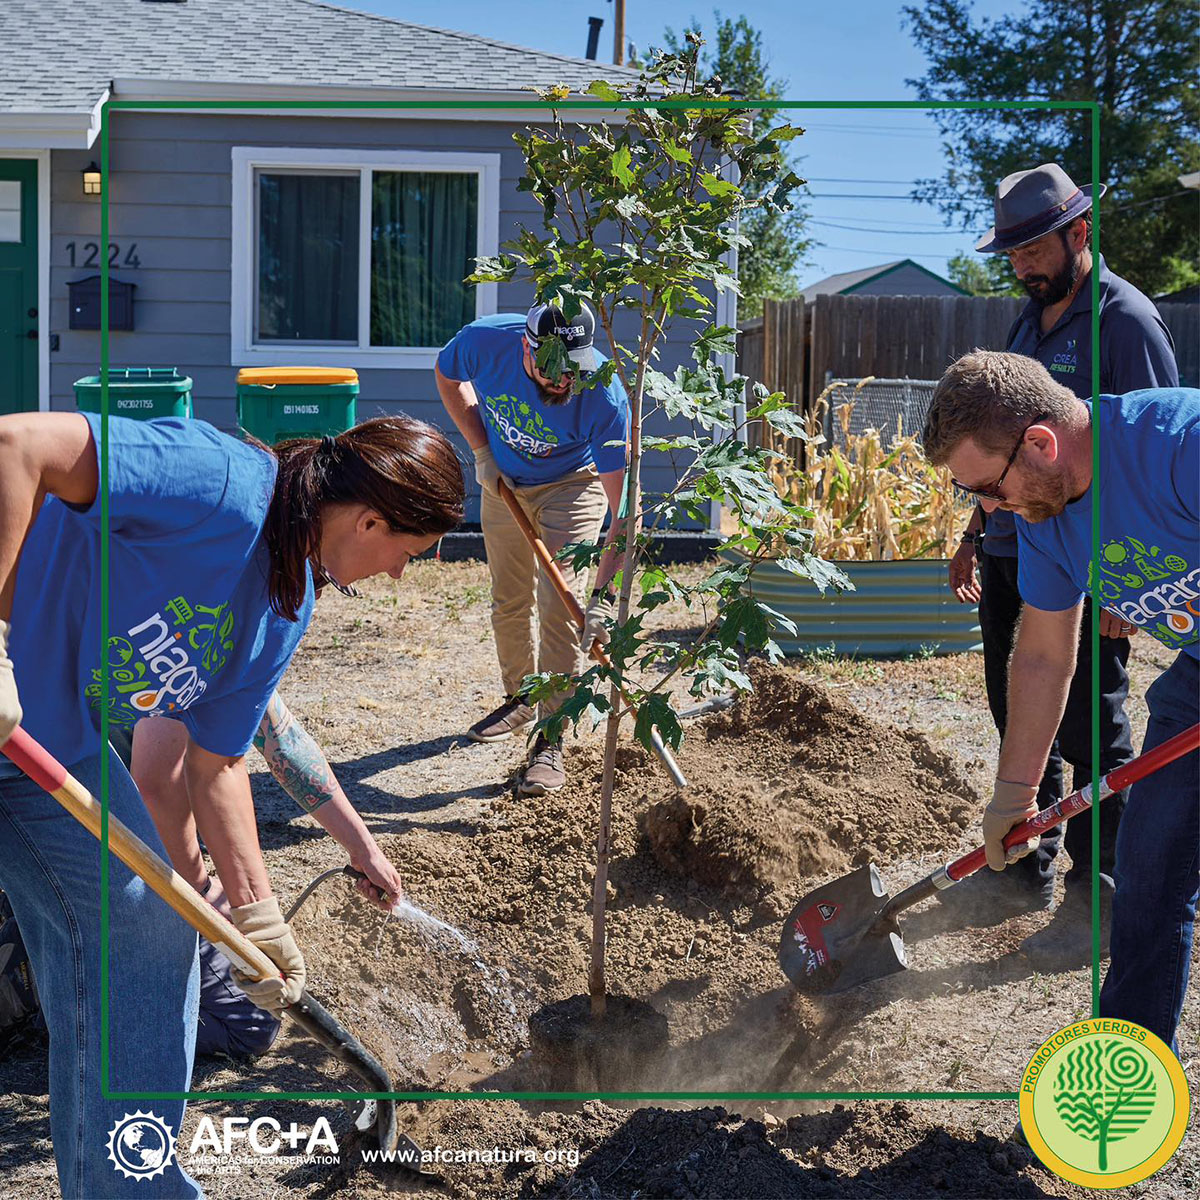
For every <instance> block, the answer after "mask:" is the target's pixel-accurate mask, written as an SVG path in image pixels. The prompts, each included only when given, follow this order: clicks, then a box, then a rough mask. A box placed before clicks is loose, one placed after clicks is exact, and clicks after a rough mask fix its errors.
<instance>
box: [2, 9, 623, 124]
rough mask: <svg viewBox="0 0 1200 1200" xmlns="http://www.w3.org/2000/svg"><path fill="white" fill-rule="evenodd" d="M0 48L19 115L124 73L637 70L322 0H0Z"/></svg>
mask: <svg viewBox="0 0 1200 1200" xmlns="http://www.w3.org/2000/svg"><path fill="white" fill-rule="evenodd" d="M580 37H581V39H582V37H583V31H582V22H581V34H580ZM0 46H3V47H4V50H3V52H2V53H0V112H9V113H22V112H42V113H74V112H90V111H91V109H92V108H94V107H95V105H96V104H97V103H98V102H99V100H100V98H101V97H102V96H103V94H104V91H105V89H106V88H107V87H108V86H109V82H110V81H111V80H112V79H114V78H129V79H145V80H164V81H171V82H174V83H187V82H192V81H204V82H205V83H223V82H228V83H229V84H230V95H231V96H234V95H236V89H237V85H238V84H294V85H305V86H317V85H332V86H341V87H369V88H370V87H377V88H424V89H429V90H430V91H445V90H468V91H478V92H479V93H480V94H481V96H484V95H486V94H487V93H488V92H506V93H509V94H511V93H513V92H516V91H518V90H520V89H521V88H523V87H526V86H529V85H536V86H539V87H548V86H550V85H552V84H558V83H563V84H567V85H569V86H570V87H572V89H573V90H574V89H582V88H583V87H585V86H586V85H587V84H588V83H590V82H591V81H592V80H593V79H597V78H601V77H607V78H609V79H614V78H617V77H619V76H632V75H633V74H635V72H631V71H629V70H628V68H621V67H614V66H612V65H611V64H606V63H601V62H589V61H588V60H587V59H582V58H567V57H563V56H561V55H557V54H547V53H545V52H543V51H541V50H531V49H527V48H525V47H522V46H511V45H508V44H506V43H504V42H497V41H494V40H492V39H491V38H485V37H478V36H476V35H475V34H471V33H458V32H454V31H451V30H446V29H431V28H428V27H426V26H423V25H413V24H410V23H408V22H406V21H397V20H393V19H391V18H388V17H381V16H375V15H373V14H370V13H362V12H355V11H351V10H349V9H345V8H339V7H337V6H336V5H333V4H327V3H323V2H322V0H184V2H183V3H161V2H159V3H154V2H150V0H0Z"/></svg>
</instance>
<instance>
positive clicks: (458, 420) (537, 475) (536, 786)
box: [434, 304, 629, 795]
mask: <svg viewBox="0 0 1200 1200" xmlns="http://www.w3.org/2000/svg"><path fill="white" fill-rule="evenodd" d="M595 329H596V321H595V317H594V316H593V315H592V312H591V310H590V309H589V308H588V307H587V306H586V305H585V306H584V307H583V309H582V310H581V311H580V312H579V313H578V314H576V315H574V316H572V317H570V318H568V317H567V316H566V315H565V314H564V313H563V311H562V309H560V308H558V307H556V306H554V305H549V304H535V305H534V306H533V308H531V309H530V310H529V312H528V314H527V315H525V316H519V315H516V314H507V313H504V314H500V315H497V316H492V317H483V318H481V319H480V320H478V321H472V322H471V324H469V325H467V326H465V327H464V328H463V329H462V330H460V331H459V333H457V334H456V335H455V336H454V337H453V338H452V339H451V340H450V341H449V343H447V345H446V346H445V347H443V349H442V351H441V353H440V354H439V355H438V359H437V364H436V367H435V368H434V376H435V378H436V381H437V388H438V394H439V395H440V396H441V399H442V404H443V405H444V406H445V408H446V411H447V412H448V413H449V414H450V418H451V420H453V421H454V423H455V425H457V426H458V429H459V432H460V433H461V434H462V435H463V437H464V438H466V440H467V444H468V445H469V446H470V447H471V450H472V452H473V453H474V455H475V478H476V479H477V480H478V482H479V485H480V488H481V491H482V495H481V498H480V523H481V524H482V526H483V541H484V548H485V550H486V552H487V561H488V570H489V572H490V574H491V579H492V630H493V633H494V634H495V638H496V653H497V656H498V657H499V659H500V675H501V680H502V682H503V685H504V697H503V699H502V700H501V702H500V704H499V706H498V707H496V708H495V709H493V710H492V711H491V712H489V713H488V714H487V715H486V716H484V717H482V718H480V719H479V720H478V721H476V722H475V724H474V725H472V726H471V728H470V729H469V730H467V734H468V736H469V737H471V738H473V739H474V740H475V741H478V742H498V741H503V740H506V739H507V738H510V737H512V736H513V734H514V733H516V732H518V731H519V730H521V729H523V728H525V727H526V726H528V725H529V724H530V723H531V722H532V721H533V720H534V719H535V716H536V714H535V713H534V711H533V709H532V708H531V707H530V706H529V705H527V704H526V703H525V702H524V701H523V700H522V699H521V698H520V697H519V696H518V695H517V692H518V689H519V688H520V686H521V681H522V680H523V679H524V678H525V676H526V675H532V674H533V673H534V672H535V671H539V672H548V673H554V674H563V675H576V674H578V673H579V672H580V670H581V669H582V666H583V652H584V649H587V650H590V649H591V646H592V643H593V642H595V641H599V642H601V644H603V643H604V642H607V641H608V637H609V632H608V622H609V621H611V619H612V618H613V616H614V615H615V605H614V597H613V594H612V591H611V586H612V578H613V575H614V574H615V573H616V569H617V566H618V562H619V556H618V554H617V553H616V552H615V550H614V549H613V543H614V541H615V539H616V537H617V536H618V534H619V532H620V529H619V522H618V521H617V515H618V513H619V511H620V507H621V499H622V491H623V487H622V485H623V482H624V478H625V463H626V458H627V454H628V441H629V400H628V398H627V396H626V394H625V389H624V388H623V387H622V386H621V383H620V381H619V380H618V379H616V378H615V377H614V378H613V379H612V380H611V381H610V382H603V383H602V382H601V379H595V380H592V381H591V382H589V380H590V379H591V377H592V376H593V375H595V374H596V373H597V372H599V371H600V370H601V368H602V366H603V364H604V363H605V362H606V361H607V360H606V359H605V358H604V356H603V355H601V354H599V353H597V351H596V349H595V347H594V340H595ZM501 479H503V480H504V482H505V483H507V484H508V485H509V487H510V488H512V490H513V492H514V493H515V494H516V497H517V500H518V502H519V503H520V505H521V507H522V509H523V510H524V511H525V514H526V516H527V517H528V518H529V520H530V522H531V523H532V525H533V527H534V529H535V530H537V532H538V534H539V535H540V536H541V538H542V540H543V541H544V542H545V543H546V545H547V547H548V548H549V550H550V552H551V553H555V552H557V551H559V550H561V549H562V548H563V546H565V545H567V544H568V543H571V542H594V541H596V540H597V539H598V538H599V537H600V528H601V524H602V522H603V520H604V513H605V509H607V510H608V511H609V513H610V514H611V516H612V520H611V521H610V523H609V527H608V537H607V540H606V546H607V547H608V550H607V551H606V552H605V554H604V555H603V556H602V557H601V559H600V563H599V566H598V568H597V572H596V586H595V590H594V591H593V592H592V595H591V599H590V601H589V602H588V604H587V624H586V627H585V629H584V633H583V638H582V643H581V639H580V635H579V630H578V629H577V628H576V626H575V622H574V620H573V618H572V616H571V614H570V613H569V612H568V611H567V610H566V608H565V607H564V605H563V603H562V601H561V600H560V599H559V597H558V594H557V593H556V592H555V590H554V588H553V586H552V585H551V583H550V581H549V580H548V579H547V578H545V576H543V575H541V574H540V573H539V572H538V569H537V565H536V563H535V561H534V556H533V551H532V549H531V548H530V546H529V544H528V543H527V542H526V540H525V537H524V535H523V534H522V533H521V530H520V528H519V527H518V526H517V523H516V522H515V521H514V520H513V517H512V514H511V512H510V511H509V509H508V506H507V505H506V504H505V503H504V501H503V499H502V498H501V496H500V492H499V487H498V484H499V481H500V480H501ZM562 569H563V574H564V575H565V576H566V578H567V581H568V583H569V584H570V585H571V587H572V589H573V590H574V591H575V592H576V594H577V595H579V593H580V592H581V591H582V589H583V588H584V587H585V586H586V580H587V572H586V571H573V570H572V569H571V568H570V566H569V564H567V563H565V562H564V563H563V564H562ZM535 591H536V596H537V624H538V638H537V642H536V645H535V639H534V626H533V618H534V595H535ZM580 599H582V597H581V596H580ZM565 698H566V697H565V695H563V694H562V693H560V694H559V695H557V696H556V697H554V698H553V699H551V700H548V701H543V703H542V706H541V716H542V717H543V718H545V717H547V716H549V715H551V714H552V713H553V712H554V711H555V710H556V709H557V708H558V707H559V705H561V704H562V702H563V700H564V699H565ZM565 782H566V773H565V770H564V767H563V757H562V748H561V745H560V744H559V743H557V742H550V741H548V740H547V739H546V738H545V737H544V736H542V735H541V734H539V735H538V737H537V738H536V739H535V741H534V745H533V750H532V754H531V757H530V760H529V762H528V764H527V765H526V768H525V771H524V774H523V776H522V779H521V783H520V791H521V792H522V793H523V794H526V795H542V794H544V793H546V792H553V791H557V790H558V789H559V788H561V787H562V786H563V784H564V783H565Z"/></svg>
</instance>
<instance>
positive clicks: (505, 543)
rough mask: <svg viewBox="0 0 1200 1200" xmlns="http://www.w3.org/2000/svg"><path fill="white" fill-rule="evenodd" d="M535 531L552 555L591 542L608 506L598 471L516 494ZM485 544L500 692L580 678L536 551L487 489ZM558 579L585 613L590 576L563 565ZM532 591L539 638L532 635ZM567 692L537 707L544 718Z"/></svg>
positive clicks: (574, 646)
mask: <svg viewBox="0 0 1200 1200" xmlns="http://www.w3.org/2000/svg"><path fill="white" fill-rule="evenodd" d="M513 492H514V493H515V494H516V497H517V500H518V501H519V503H520V505H521V507H522V508H523V509H524V510H525V515H526V516H527V517H528V518H529V520H530V522H531V523H532V525H533V527H534V529H536V530H537V532H538V535H539V536H540V537H541V539H542V541H544V542H545V543H546V545H547V547H548V548H549V550H550V553H551V554H555V553H557V552H558V551H559V550H561V549H562V548H563V547H564V546H565V545H567V544H568V543H569V542H593V541H595V540H596V539H597V538H598V537H599V536H600V526H601V524H602V523H603V521H604V512H605V509H606V508H607V507H608V503H607V500H606V499H605V496H604V488H603V486H602V485H601V483H600V478H599V476H598V475H597V474H596V469H595V467H588V468H587V469H586V470H584V471H578V472H576V473H575V474H573V475H566V476H564V477H563V478H562V479H555V480H554V481H553V482H551V483H543V484H539V485H537V486H536V487H518V488H513ZM480 523H481V524H482V525H483V544H484V548H485V550H486V552H487V561H488V570H489V571H490V572H491V576H492V630H493V631H494V633H495V635H496V654H497V656H498V657H499V659H500V675H501V678H502V679H503V681H504V693H505V695H507V696H511V695H512V694H513V693H514V692H515V691H516V690H517V689H518V688H519V687H520V686H521V680H522V679H524V678H525V676H526V675H532V674H533V673H534V672H535V671H547V672H550V671H553V672H556V673H561V674H563V675H577V674H579V672H580V671H581V670H582V668H583V652H582V651H581V649H580V646H579V641H580V630H579V627H578V626H577V625H576V624H575V621H574V620H573V618H572V617H571V614H570V613H569V612H568V611H567V608H566V605H564V604H563V602H562V600H560V599H559V596H558V593H557V592H556V591H555V590H554V585H553V584H552V583H551V582H550V580H549V579H547V578H546V577H545V576H544V575H543V574H542V572H541V570H540V569H539V568H538V566H537V560H536V559H535V558H534V554H533V548H532V547H531V546H530V545H529V543H528V542H527V541H526V540H525V535H524V534H523V533H522V532H521V530H520V529H519V528H518V527H517V523H516V522H515V521H514V520H513V519H512V514H511V513H510V512H509V511H508V507H507V506H506V505H505V503H504V501H503V500H501V499H500V497H499V496H498V495H494V494H492V493H491V492H489V491H488V490H487V489H486V488H485V489H484V492H483V501H482V504H481V507H480ZM560 565H561V566H562V573H563V575H564V576H565V578H566V580H567V583H568V585H569V586H570V588H571V590H572V591H573V592H574V593H575V596H576V598H577V599H578V600H579V601H580V603H581V604H583V605H584V607H585V608H586V607H587V603H586V600H585V599H584V595H583V593H584V590H585V589H586V587H587V578H588V577H587V573H586V572H584V571H580V572H575V571H572V570H571V569H570V567H569V566H568V565H567V564H566V563H562V564H560ZM535 588H536V598H537V615H538V627H539V632H540V637H537V636H536V635H535V633H534V623H533V614H534V597H535ZM565 698H566V693H562V692H560V693H559V694H558V695H557V696H556V697H554V699H553V700H551V701H549V702H547V703H546V704H543V705H542V714H541V715H542V716H543V717H544V716H546V715H548V714H549V713H552V712H553V711H554V710H555V709H556V708H558V706H559V705H560V704H562V702H563V700H564V699H565Z"/></svg>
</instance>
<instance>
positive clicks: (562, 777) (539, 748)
mask: <svg viewBox="0 0 1200 1200" xmlns="http://www.w3.org/2000/svg"><path fill="white" fill-rule="evenodd" d="M566 782H567V773H566V772H565V771H564V770H563V755H562V746H561V745H560V744H559V743H557V742H548V741H546V739H545V737H544V736H543V735H542V734H540V733H539V734H538V735H537V739H536V740H535V741H534V743H533V754H532V755H531V756H530V759H529V765H528V766H527V767H526V768H525V774H524V775H523V776H522V777H521V786H520V787H519V788H518V789H517V790H518V791H519V792H520V793H521V795H522V796H544V795H545V794H546V793H547V792H557V791H558V789H559V788H561V787H562V785H563V784H564V783H566Z"/></svg>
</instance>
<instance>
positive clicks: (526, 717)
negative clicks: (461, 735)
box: [467, 696, 537, 742]
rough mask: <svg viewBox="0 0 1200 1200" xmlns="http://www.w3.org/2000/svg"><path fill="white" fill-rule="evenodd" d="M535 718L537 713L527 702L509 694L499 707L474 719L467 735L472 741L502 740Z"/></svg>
mask: <svg viewBox="0 0 1200 1200" xmlns="http://www.w3.org/2000/svg"><path fill="white" fill-rule="evenodd" d="M536 719H537V713H535V712H534V711H533V709H532V708H530V707H529V705H528V704H526V703H525V702H524V701H523V700H518V699H517V698H516V697H515V696H510V697H509V698H508V699H507V700H505V701H504V703H503V704H501V705H500V707H499V708H497V709H494V710H493V711H492V712H490V713H488V715H487V716H486V717H482V718H480V719H479V720H478V721H476V722H475V724H474V725H472V726H471V728H470V729H468V730H467V737H469V738H470V739H471V741H473V742H503V741H505V740H506V739H508V738H510V737H512V735H513V734H514V733H516V732H517V730H518V729H524V728H525V726H526V725H528V724H530V722H532V721H534V720H536Z"/></svg>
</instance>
